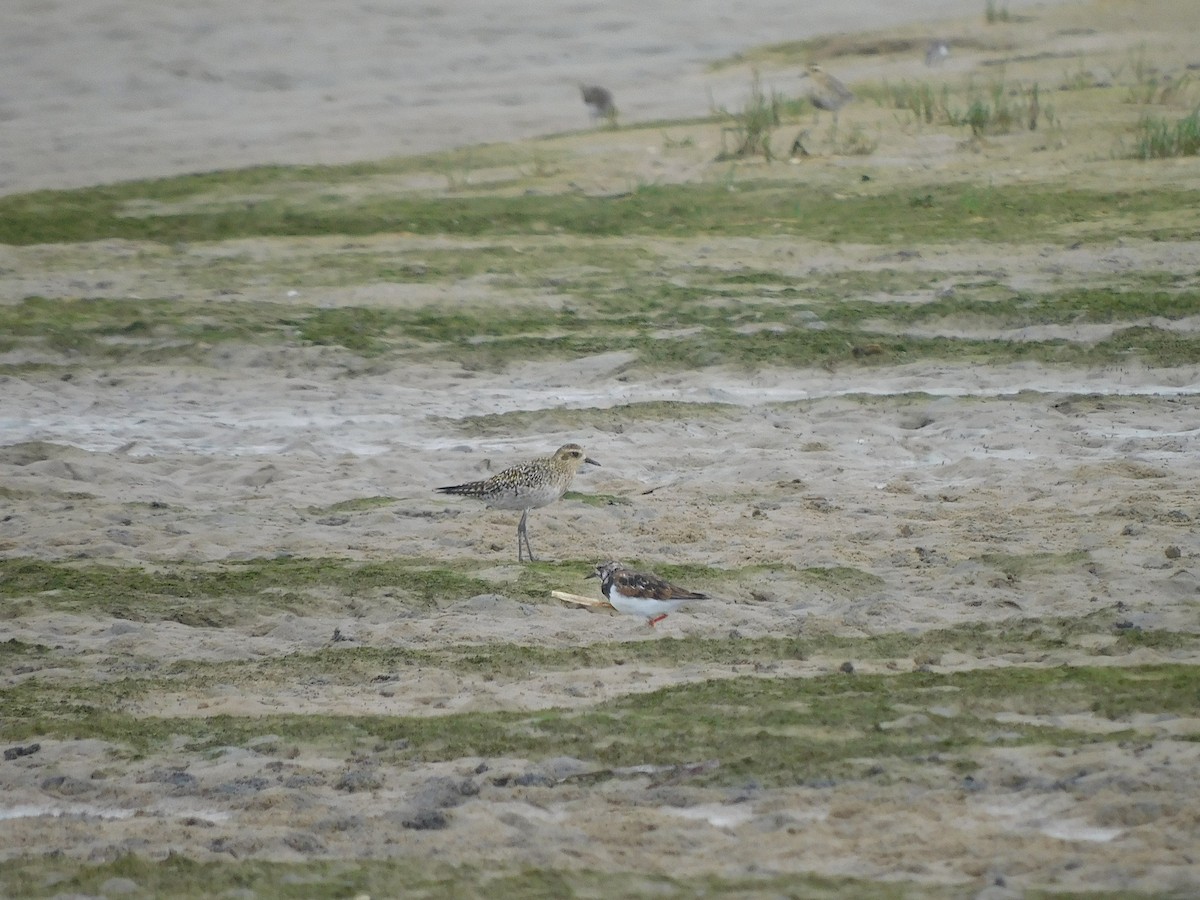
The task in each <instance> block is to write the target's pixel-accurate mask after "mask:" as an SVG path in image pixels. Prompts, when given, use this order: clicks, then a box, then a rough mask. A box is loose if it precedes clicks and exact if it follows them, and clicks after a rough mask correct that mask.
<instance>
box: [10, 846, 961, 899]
mask: <svg viewBox="0 0 1200 900" xmlns="http://www.w3.org/2000/svg"><path fill="white" fill-rule="evenodd" d="M112 879H120V880H121V881H120V883H121V884H122V886H123V887H125V886H126V885H128V884H129V883H132V885H134V886H135V890H134V893H133V894H132V895H133V896H139V897H142V896H145V897H179V898H197V900H199V898H208V897H220V896H243V895H244V896H251V895H252V896H255V897H264V898H273V900H285V898H296V900H335V898H345V897H420V898H422V900H460V898H463V897H488V898H492V900H562V898H569V897H643V896H653V897H657V898H663V900H691V898H694V897H746V896H763V895H771V896H775V895H778V896H803V897H806V898H810V900H838V898H846V900H851V898H854V900H857V898H869V900H917V898H931V900H941V898H950V897H954V896H958V894H959V893H961V892H955V891H954V890H951V889H950V888H948V887H942V886H939V885H932V884H926V883H921V884H908V883H905V882H902V881H899V882H896V881H889V882H886V883H880V882H873V881H867V880H861V879H855V878H833V877H823V876H819V875H806V874H799V873H789V874H787V875H762V876H751V875H744V876H722V875H715V874H699V875H691V876H672V875H662V874H654V873H652V872H645V871H624V870H619V869H618V870H615V871H614V870H604V871H598V870H592V869H587V868H579V867H571V868H564V869H555V868H547V867H534V866H528V865H513V864H505V863H499V862H495V861H489V863H488V864H487V865H450V864H447V863H439V862H435V861H430V860H427V859H420V860H410V859H403V858H393V859H354V860H347V861H335V860H328V859H309V860H303V861H299V862H277V861H269V860H262V859H226V860H211V859H206V860H204V861H200V860H196V859H192V858H190V857H189V856H187V855H184V854H181V853H177V852H172V853H170V854H169V855H168V856H166V857H165V858H163V859H153V858H150V857H147V856H141V855H136V854H126V855H122V856H119V857H117V858H116V859H114V860H112V861H111V862H102V863H88V862H85V861H82V860H75V859H70V858H67V857H63V856H56V855H47V856H41V857H37V856H25V857H18V858H15V859H10V860H6V861H5V864H4V867H3V870H2V871H0V893H2V894H3V895H5V896H8V897H28V898H37V897H58V896H64V895H67V894H70V895H82V896H100V895H101V894H103V892H104V885H105V884H106V883H108V882H110V881H111V880H112Z"/></svg>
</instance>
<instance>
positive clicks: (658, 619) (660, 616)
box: [646, 613, 667, 628]
mask: <svg viewBox="0 0 1200 900" xmlns="http://www.w3.org/2000/svg"><path fill="white" fill-rule="evenodd" d="M666 617H667V614H666V613H659V614H658V615H657V616H655V617H654V618H652V619H647V620H646V621H647V622H649V623H650V627H651V628H653V627H654V623H655V622H661V621H662V620H663V619H665V618H666Z"/></svg>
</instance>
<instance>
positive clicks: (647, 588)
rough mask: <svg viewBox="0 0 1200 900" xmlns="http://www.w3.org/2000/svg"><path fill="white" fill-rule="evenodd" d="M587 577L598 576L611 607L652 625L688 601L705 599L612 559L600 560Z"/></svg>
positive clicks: (706, 597)
mask: <svg viewBox="0 0 1200 900" xmlns="http://www.w3.org/2000/svg"><path fill="white" fill-rule="evenodd" d="M587 577H588V578H599V579H600V593H601V594H602V595H603V596H604V597H605V599H607V600H608V602H609V603H611V604H612V605H613V608H614V609H616V610H617V611H618V612H623V613H630V614H633V615H639V616H645V617H646V622H647V624H648V625H649V626H650V627H651V628H653V627H654V625H655V623H657V622H661V621H662V620H663V619H665V618H666V617H667V614H668V613H672V612H674V611H675V610H677V609H678V608H679V607H680V606H682V605H683V604H685V603H687V602H688V601H689V600H707V599H708V595H707V594H700V593H697V592H696V591H686V590H684V589H683V588H681V587H676V586H675V585H673V584H671V583H670V582H669V581H664V580H663V579H662V578H659V577H658V576H657V575H647V574H644V573H642V572H635V571H633V570H632V569H627V568H625V566H623V565H621V564H620V563H619V562H615V561H614V562H606V563H600V565H598V566H596V571H595V572H593V573H592V574H590V575H588V576H587Z"/></svg>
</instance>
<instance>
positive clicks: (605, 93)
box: [579, 84, 617, 122]
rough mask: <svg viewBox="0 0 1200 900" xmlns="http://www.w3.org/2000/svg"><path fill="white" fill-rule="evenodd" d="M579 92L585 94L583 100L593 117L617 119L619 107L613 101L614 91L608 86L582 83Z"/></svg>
mask: <svg viewBox="0 0 1200 900" xmlns="http://www.w3.org/2000/svg"><path fill="white" fill-rule="evenodd" d="M579 93H580V94H582V95H583V102H584V103H586V104H587V107H588V110H589V111H590V112H591V114H592V118H593V119H597V120H599V119H607V120H608V121H609V122H615V121H616V120H617V107H616V105H615V104H614V103H613V95H612V91H610V90H608V88H602V87H600V85H598V84H581V85H579Z"/></svg>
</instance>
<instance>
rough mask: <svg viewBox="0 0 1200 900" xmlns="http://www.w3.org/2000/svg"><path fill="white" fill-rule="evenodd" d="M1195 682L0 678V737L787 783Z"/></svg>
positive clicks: (1171, 704) (1192, 677) (1139, 677)
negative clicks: (251, 685) (123, 709)
mask: <svg viewBox="0 0 1200 900" xmlns="http://www.w3.org/2000/svg"><path fill="white" fill-rule="evenodd" d="M1197 690H1198V688H1197V679H1196V673H1195V667H1193V666H1186V665H1161V666H1138V667H1129V668H1117V667H1090V666H1081V667H1065V666H1064V667H1058V668H1025V667H1016V666H1011V667H1005V668H993V669H979V670H974V671H968V672H957V673H950V674H941V673H934V672H925V671H916V672H909V673H904V674H884V675H861V674H846V673H841V672H839V673H835V674H830V675H825V676H819V677H813V678H761V677H756V676H741V677H734V678H724V679H715V680H710V681H702V682H697V683H689V684H682V685H677V686H673V687H669V688H665V689H661V690H657V691H652V692H650V693H643V694H632V695H627V696H623V697H619V698H617V699H615V700H610V701H607V702H604V703H599V704H596V705H594V706H591V707H587V708H584V709H579V710H559V709H550V710H543V711H540V712H535V713H525V712H483V713H462V714H450V715H445V716H440V717H433V718H430V717H418V718H411V717H395V716H334V715H304V716H300V715H269V716H261V717H234V716H227V715H220V716H213V717H210V718H205V719H165V718H156V717H135V716H131V715H129V714H127V713H120V712H109V711H106V710H103V709H100V708H97V707H93V706H89V705H88V704H87V703H86V702H83V701H78V700H77V701H74V702H68V701H66V700H64V701H62V702H60V703H58V704H55V703H46V702H45V698H39V697H38V696H37V693H36V691H34V690H32V689H29V688H28V687H27V686H25V685H22V686H18V687H16V688H11V689H7V690H5V691H3V692H2V693H0V698H2V699H0V702H2V703H3V712H4V716H3V719H4V724H3V726H0V729H2V731H0V733H2V734H3V736H4V738H5V739H6V740H23V739H28V738H30V737H33V736H43V737H45V736H61V737H76V738H83V737H90V738H98V739H102V740H108V741H112V742H114V743H117V744H123V745H127V746H131V747H132V748H135V749H136V750H140V751H143V752H144V751H146V750H149V749H152V748H154V747H156V746H161V745H162V744H163V743H164V742H166V741H168V740H177V739H179V738H183V739H184V740H185V742H186V744H187V745H188V746H189V747H190V748H191V749H192V750H193V751H196V750H203V749H205V748H214V747H221V746H244V745H245V744H246V742H247V741H250V740H252V739H254V738H256V737H258V736H260V735H262V734H264V733H270V734H273V735H277V736H278V737H279V738H280V740H282V741H286V742H294V743H300V744H317V745H320V746H322V747H326V748H334V749H337V748H341V749H342V750H344V751H345V750H350V749H352V748H353V747H356V746H359V745H360V744H361V742H363V741H368V742H377V743H382V744H383V745H387V746H392V747H394V748H396V749H395V750H394V751H393V752H394V753H395V756H396V760H397V762H402V761H403V760H405V759H411V760H419V761H422V762H431V761H437V760H453V759H459V758H463V757H484V758H487V757H510V758H528V759H543V758H548V757H553V756H559V755H568V756H576V757H579V758H582V759H586V760H591V761H593V762H595V763H596V764H597V765H598V766H603V767H618V766H635V765H645V764H655V765H674V764H686V763H690V762H694V761H696V760H701V759H718V760H720V762H721V766H720V768H719V769H718V770H717V771H716V772H714V773H713V774H712V775H711V776H710V778H711V779H712V780H715V781H718V782H720V783H738V782H739V780H741V779H745V778H748V777H752V778H756V779H759V780H760V781H762V782H763V783H764V784H769V785H794V784H804V783H809V782H811V781H813V780H814V779H825V778H831V777H832V778H867V777H871V778H874V777H878V776H880V775H881V774H883V775H887V774H890V775H891V776H894V777H900V776H901V775H903V774H905V773H908V772H911V771H916V770H920V769H921V768H922V767H923V766H925V765H926V764H927V763H929V760H930V759H931V754H935V755H937V754H940V755H943V756H945V757H946V758H947V759H956V760H958V761H959V763H960V764H962V765H966V764H967V762H966V761H969V760H970V759H971V757H972V754H973V753H974V752H976V751H977V750H980V749H983V748H988V747H993V746H1020V745H1029V744H1039V745H1049V746H1052V747H1065V746H1078V745H1082V744H1087V743H1092V742H1096V741H1113V740H1124V739H1128V738H1130V737H1134V736H1137V735H1138V728H1137V727H1136V726H1135V725H1134V724H1132V721H1129V722H1127V721H1126V720H1127V719H1130V717H1132V716H1133V715H1134V714H1140V715H1144V714H1147V713H1150V714H1154V713H1160V714H1167V715H1190V714H1191V713H1192V712H1193V711H1194V710H1195V706H1196V702H1197ZM1014 714H1015V716H1014ZM1068 714H1071V715H1082V716H1086V717H1095V718H1098V719H1101V720H1104V721H1106V722H1108V723H1111V724H1114V725H1117V726H1125V727H1117V728H1108V729H1104V730H1102V733H1099V734H1097V733H1096V731H1095V730H1094V729H1084V730H1079V731H1077V730H1074V729H1072V728H1070V727H1067V726H1064V725H1062V724H1061V723H1062V721H1064V720H1063V718H1062V717H1063V716H1065V715H1068ZM935 765H936V766H938V767H940V766H941V765H942V763H941V762H937V763H935Z"/></svg>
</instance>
